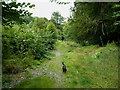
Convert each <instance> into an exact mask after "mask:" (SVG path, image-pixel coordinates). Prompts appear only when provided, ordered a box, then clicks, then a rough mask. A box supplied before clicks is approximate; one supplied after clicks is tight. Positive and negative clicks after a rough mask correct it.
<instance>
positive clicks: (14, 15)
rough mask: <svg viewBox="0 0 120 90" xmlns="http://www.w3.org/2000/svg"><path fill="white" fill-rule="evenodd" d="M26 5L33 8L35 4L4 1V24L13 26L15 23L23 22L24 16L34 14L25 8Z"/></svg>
mask: <svg viewBox="0 0 120 90" xmlns="http://www.w3.org/2000/svg"><path fill="white" fill-rule="evenodd" d="M26 7H29V8H33V7H35V5H34V4H31V3H16V2H10V3H7V2H6V1H4V2H2V12H3V13H2V22H3V23H2V24H3V25H9V26H12V24H13V23H23V22H24V19H23V18H22V17H23V16H30V15H31V14H32V13H30V12H28V10H25V9H24V8H26ZM8 14H9V15H8Z"/></svg>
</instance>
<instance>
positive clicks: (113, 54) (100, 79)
mask: <svg viewBox="0 0 120 90" xmlns="http://www.w3.org/2000/svg"><path fill="white" fill-rule="evenodd" d="M61 44H62V46H61ZM59 45H60V47H59V48H60V50H61V51H62V56H61V57H62V60H63V61H64V62H65V63H66V66H67V69H68V71H67V74H66V75H65V77H66V81H65V82H66V84H67V86H68V87H70V88H73V87H75V88H76V87H77V88H78V87H80V88H91V87H94V88H99V87H103V88H107V87H110V88H112V87H118V86H117V85H118V50H117V49H118V48H117V47H116V46H115V45H107V46H106V47H98V46H97V45H91V46H85V47H80V48H79V47H77V48H76V47H73V46H71V45H69V44H66V43H65V42H64V43H63V42H61V43H59ZM69 49H70V52H69Z"/></svg>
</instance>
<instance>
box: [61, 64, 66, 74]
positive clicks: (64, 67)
mask: <svg viewBox="0 0 120 90" xmlns="http://www.w3.org/2000/svg"><path fill="white" fill-rule="evenodd" d="M62 64H63V66H62V70H63V72H65V73H66V71H67V68H66V65H65V64H64V62H62Z"/></svg>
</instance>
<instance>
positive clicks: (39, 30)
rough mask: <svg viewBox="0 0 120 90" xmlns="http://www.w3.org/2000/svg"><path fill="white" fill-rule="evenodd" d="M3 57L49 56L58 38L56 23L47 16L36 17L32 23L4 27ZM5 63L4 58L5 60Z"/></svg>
mask: <svg viewBox="0 0 120 90" xmlns="http://www.w3.org/2000/svg"><path fill="white" fill-rule="evenodd" d="M2 32H3V33H2V37H3V40H2V42H3V59H10V58H14V56H17V57H19V58H21V59H22V58H24V57H26V56H33V58H34V59H38V60H40V59H42V58H49V57H48V54H49V50H52V49H54V43H55V41H56V38H57V32H56V27H55V25H54V24H53V23H52V22H50V21H48V20H47V19H45V18H35V20H34V22H30V24H26V23H24V24H22V25H14V27H12V28H11V27H9V26H8V27H3V29H2ZM3 63H4V60H3Z"/></svg>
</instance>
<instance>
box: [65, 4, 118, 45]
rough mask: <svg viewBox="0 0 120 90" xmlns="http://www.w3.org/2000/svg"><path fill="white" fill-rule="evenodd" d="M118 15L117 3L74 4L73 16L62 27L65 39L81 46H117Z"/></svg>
mask: <svg viewBox="0 0 120 90" xmlns="http://www.w3.org/2000/svg"><path fill="white" fill-rule="evenodd" d="M119 13H120V12H119V3H117V4H116V3H104V2H103V3H99V2H98V3H96V2H92V3H80V2H76V3H75V7H74V8H73V16H72V18H70V19H69V20H68V22H67V23H66V25H65V27H64V28H65V35H66V36H65V37H66V39H67V38H70V39H72V40H74V41H76V42H78V43H80V44H82V45H91V44H99V45H100V46H105V45H106V44H107V43H111V42H112V41H116V42H117V44H119V43H118V42H119V38H120V37H119V36H120V31H119V26H120V25H119ZM113 17H114V18H113Z"/></svg>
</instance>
